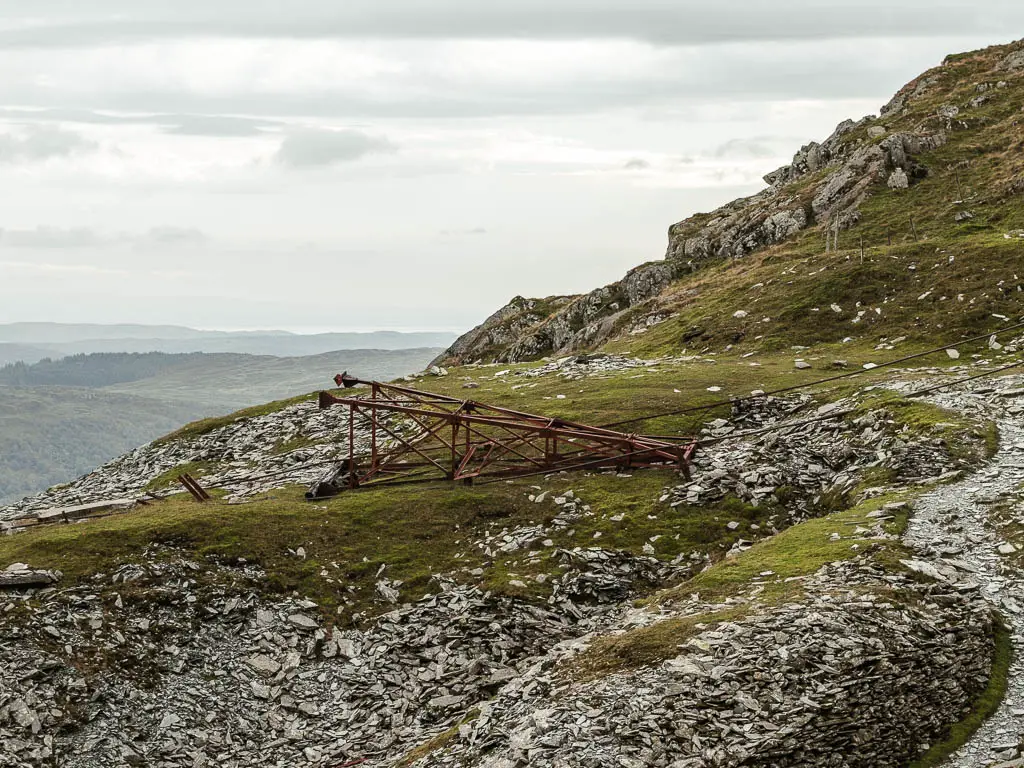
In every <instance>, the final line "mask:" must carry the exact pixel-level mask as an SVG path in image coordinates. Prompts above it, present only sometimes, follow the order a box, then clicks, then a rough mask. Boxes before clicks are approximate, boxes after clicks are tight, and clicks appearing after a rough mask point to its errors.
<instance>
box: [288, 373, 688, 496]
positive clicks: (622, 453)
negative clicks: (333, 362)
mask: <svg viewBox="0 0 1024 768" xmlns="http://www.w3.org/2000/svg"><path fill="white" fill-rule="evenodd" d="M335 381H336V382H337V383H338V385H339V386H342V387H345V388H350V387H354V386H357V385H366V386H368V387H370V396H369V397H337V396H336V395H333V394H331V393H330V392H321V393H320V407H321V408H324V409H326V408H330V407H332V406H335V405H341V406H344V407H346V408H348V410H349V422H348V458H347V459H346V460H345V461H344V462H342V463H341V464H339V465H338V467H337V468H336V469H335V470H334V472H333V473H332V476H331V477H325V478H324V479H323V480H321V481H320V482H319V483H317V484H315V485H314V486H313V488H311V489H310V492H309V493H308V494H307V498H311V499H313V498H324V497H325V496H331V495H333V494H334V493H337V492H338V491H339V490H341V488H343V487H347V488H359V487H361V486H366V485H377V484H381V483H386V482H387V483H396V482H406V483H408V482H424V481H428V480H439V479H446V480H450V481H453V482H464V483H466V484H470V483H472V482H473V481H474V480H476V479H477V478H487V480H488V481H494V480H500V479H506V478H513V477H526V476H530V475H538V474H547V473H550V472H560V471H563V470H566V471H567V470H579V469H595V470H599V469H617V470H627V469H637V468H642V467H652V466H676V467H678V468H679V469H681V470H682V471H683V472H684V473H685V474H687V475H689V470H688V465H689V460H690V457H691V455H692V453H693V451H694V448H695V442H694V441H693V439H692V438H689V437H680V438H678V442H676V441H674V440H676V439H675V438H666V437H662V436H659V437H654V436H650V435H637V434H627V433H625V432H616V431H613V430H610V429H603V428H601V427H591V426H588V425H586V424H578V423H576V422H572V421H567V420H565V419H557V418H550V417H547V416H537V415H534V414H530V413H523V412H521V411H514V410H511V409H508V408H499V407H497V406H493V405H486V404H484V403H478V402H475V401H472V400H460V399H458V398H454V397H448V396H446V395H437V394H433V393H430V392H423V391H421V390H417V389H412V388H409V387H401V386H397V385H395V384H383V383H381V382H377V381H363V380H361V379H357V378H355V377H352V376H349V375H348V374H347V373H345V374H341V375H339V376H337V377H335ZM357 417H359V418H363V419H365V420H366V421H367V422H368V425H369V429H370V445H369V453H368V455H367V454H365V453H364V454H363V455H361V456H357V455H356V450H357V445H356V433H355V428H356V419H357ZM396 419H400V420H401V421H402V422H403V427H404V428H399V427H398V426H397V424H396ZM385 441H387V444H386V445H384V442H385Z"/></svg>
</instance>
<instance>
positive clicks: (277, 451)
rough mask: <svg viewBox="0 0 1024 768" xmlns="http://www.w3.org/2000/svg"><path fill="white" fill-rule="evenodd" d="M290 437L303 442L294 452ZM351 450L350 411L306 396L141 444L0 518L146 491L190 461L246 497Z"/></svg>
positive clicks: (315, 473) (207, 480)
mask: <svg viewBox="0 0 1024 768" xmlns="http://www.w3.org/2000/svg"><path fill="white" fill-rule="evenodd" d="M356 439H357V441H359V442H360V443H362V442H364V441H367V440H368V439H369V428H368V427H366V426H365V425H363V424H360V423H358V422H357V425H356ZM289 443H300V444H301V445H300V447H297V448H294V449H292V450H288V449H287V446H288V444H289ZM347 450H348V415H347V412H346V411H345V410H344V409H342V408H332V409H328V410H324V411H321V410H319V408H318V407H317V404H316V403H315V402H302V403H298V404H295V405H290V406H287V407H286V408H284V409H282V410H280V411H276V412H274V413H270V414H266V415H262V416H254V417H252V418H247V419H242V420H239V421H236V422H234V423H232V424H228V425H226V426H223V427H219V428H217V429H214V430H212V431H210V432H208V433H207V434H203V435H199V436H197V437H187V438H182V439H176V440H170V441H167V442H165V443H159V442H157V443H150V444H149V445H145V446H142V447H141V448H137V449H136V450H134V451H132V452H131V453H128V454H125V455H124V456H122V457H120V458H117V459H115V460H113V461H111V462H109V463H108V464H106V465H104V466H102V467H100V468H99V469H97V470H95V471H94V472H91V473H90V474H88V475H86V476H85V477H82V478H80V479H78V480H76V481H74V482H72V483H70V484H68V485H64V486H58V487H56V488H51V489H50V490H48V491H44V492H43V493H40V494H37V495H35V496H30V497H28V498H26V499H23V500H22V501H19V502H17V503H15V504H12V505H10V506H7V507H0V521H4V520H8V521H9V520H13V519H15V518H17V517H20V516H24V515H31V514H33V513H37V512H39V511H43V510H47V509H51V508H53V507H66V506H70V505H73V504H87V503H92V502H100V501H106V500H108V499H112V498H117V499H120V498H123V497H126V496H132V495H134V496H138V497H141V496H143V494H144V493H145V492H146V490H147V486H148V484H149V483H150V481H152V480H153V479H155V478H157V477H160V476H161V475H163V474H164V473H166V472H169V471H170V470H173V469H175V468H178V467H182V466H184V465H187V464H192V463H202V464H204V465H206V466H208V467H209V473H208V474H206V475H203V476H202V477H201V479H200V482H201V483H202V484H203V485H204V486H206V487H211V486H220V487H223V488H225V489H226V490H227V491H228V493H229V499H234V500H243V499H246V498H249V497H252V496H255V495H258V494H261V493H266V492H267V491H269V490H273V489H275V488H280V487H282V486H285V485H291V484H302V485H309V484H310V483H312V482H314V481H315V480H317V479H319V478H320V477H321V476H322V475H323V474H324V471H325V468H326V466H327V465H328V464H329V463H330V462H332V461H335V460H337V459H339V458H340V455H341V453H342V452H344V453H345V454H346V455H347ZM174 490H180V489H179V488H177V487H176V486H175V487H174Z"/></svg>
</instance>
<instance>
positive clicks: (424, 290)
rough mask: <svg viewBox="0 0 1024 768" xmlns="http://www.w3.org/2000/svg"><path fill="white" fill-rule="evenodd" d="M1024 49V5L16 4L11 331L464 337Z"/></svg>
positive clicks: (736, 1) (5, 35)
mask: <svg viewBox="0 0 1024 768" xmlns="http://www.w3.org/2000/svg"><path fill="white" fill-rule="evenodd" d="M894 6H898V7H894ZM1022 30H1024V3H1020V2H1019V0H1007V1H1005V2H1003V1H1001V0H974V2H971V3H966V2H962V0H958V2H944V1H943V0H900V2H898V3H894V2H892V0H886V2H880V1H879V0H857V1H856V2H846V1H845V0H841V1H840V2H826V1H823V0H813V1H812V0H773V1H772V2H768V1H767V0H731V1H729V0H716V1H715V2H712V1H711V0H707V1H706V2H689V1H688V0H487V2H482V0H90V1H89V2H83V0H31V2H27V1H26V0H0V199H2V201H3V204H2V206H0V322H11V321H19V320H56V321H64V322H142V323H179V324H184V325H192V326H197V327H204V328H288V329H296V330H313V329H316V330H327V329H333V330H347V329H377V328H398V329H413V328H422V329H452V330H463V329H465V328H466V327H469V326H471V325H473V324H475V323H476V322H479V321H480V320H481V319H482V318H483V317H484V316H486V315H487V314H489V313H490V312H491V311H492V310H494V309H496V308H497V307H498V306H500V305H501V304H503V303H504V302H505V301H507V300H508V299H509V298H511V297H512V296H514V295H515V294H524V295H530V296H537V295H549V294H554V293H567V292H580V291H585V290H588V289H591V288H594V287H596V286H598V285H602V284H604V283H607V282H610V281H612V280H615V279H617V278H619V277H620V276H621V275H622V274H623V273H624V272H625V271H626V270H627V269H629V268H630V267H632V266H635V265H636V264H639V263H642V262H644V261H650V260H653V259H658V258H661V257H662V255H663V253H664V248H665V232H666V230H667V228H668V226H669V225H670V224H672V223H673V222H675V221H678V220H680V219H682V218H685V217H686V216H688V215H690V214H692V213H694V212H697V211H701V210H708V209H711V208H713V207H715V206H717V205H720V204H722V203H724V202H727V201H729V200H732V199H733V198H735V197H737V196H739V195H742V194H748V193H751V192H754V191H756V190H757V189H759V188H761V187H762V186H763V183H762V182H761V176H762V175H763V174H764V173H766V172H768V171H771V170H773V169H775V168H776V167H778V166H779V165H782V164H783V163H785V162H787V161H788V159H789V158H791V157H792V155H793V153H794V152H795V151H796V150H797V149H798V148H799V147H800V146H801V145H802V144H804V143H806V142H807V141H809V140H811V139H818V140H820V139H822V138H824V137H825V136H827V135H828V134H829V133H830V132H831V131H832V129H833V127H834V126H835V125H836V123H838V122H839V121H840V120H842V119H845V118H847V117H852V118H859V117H862V116H863V115H865V114H872V113H877V111H878V108H879V107H880V106H881V105H882V104H883V103H884V102H885V101H887V100H888V98H889V97H890V96H891V95H892V94H893V93H894V92H895V91H896V90H897V89H898V88H899V87H900V86H902V85H903V84H904V83H905V82H906V81H908V80H910V79H912V78H913V77H915V76H916V75H917V74H919V73H920V72H921V71H923V70H924V69H926V68H928V67H930V66H933V65H935V64H937V63H939V62H940V61H941V60H942V58H943V56H944V55H945V54H947V53H951V52H955V51H962V50H968V49H973V48H979V47H983V46H985V45H990V44H994V43H1001V42H1009V41H1010V40H1011V39H1012V38H1013V37H1015V36H1019V35H1021V34H1024V32H1022Z"/></svg>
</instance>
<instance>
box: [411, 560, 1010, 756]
mask: <svg viewBox="0 0 1024 768" xmlns="http://www.w3.org/2000/svg"><path fill="white" fill-rule="evenodd" d="M804 587H805V588H806V589H807V592H808V597H807V599H806V601H801V602H800V603H790V604H786V605H782V606H780V607H777V608H773V609H768V610H765V611H764V612H761V613H755V614H754V615H751V616H748V617H746V618H743V619H740V620H737V621H735V622H726V623H724V624H719V625H717V626H715V627H714V628H710V627H709V628H706V629H704V631H700V632H698V633H697V634H696V635H695V636H693V637H691V638H690V639H689V640H687V641H685V642H684V643H683V644H682V645H681V646H680V647H678V648H675V649H673V650H674V652H672V653H671V654H670V658H669V659H668V660H667V661H665V662H663V663H660V664H654V665H651V666H647V667H645V668H641V669H638V670H624V671H622V672H619V673H613V674H610V675H608V676H605V677H601V678H599V679H597V680H593V681H589V682H574V681H572V679H571V675H570V674H568V672H569V671H571V669H572V665H573V659H574V657H575V656H576V655H577V654H578V653H580V652H581V650H583V649H584V648H585V643H583V642H575V643H563V645H562V646H561V647H559V648H556V649H555V650H553V651H552V653H550V654H549V655H548V656H547V657H545V659H543V660H541V661H539V662H538V663H537V664H535V665H534V666H533V667H532V668H531V669H530V671H529V672H528V673H527V674H525V675H523V676H521V677H519V678H517V679H516V680H514V681H512V682H511V683H510V684H509V685H508V686H506V687H505V688H504V689H502V691H501V692H500V693H499V694H498V696H497V697H496V698H495V699H494V700H492V701H489V702H487V703H484V704H481V705H480V706H479V708H478V709H479V714H478V715H477V716H476V717H475V718H474V719H473V720H472V721H471V722H469V723H467V724H464V725H462V726H461V727H460V728H459V730H458V733H457V735H456V736H455V737H453V738H452V739H451V740H450V741H449V742H448V744H447V745H445V746H444V747H443V748H441V749H439V750H437V751H435V752H434V753H432V754H430V755H429V756H427V757H425V758H424V759H422V760H420V761H419V762H417V763H415V764H414V765H416V766H417V768H427V767H428V766H431V767H432V766H461V767H464V768H469V767H470V766H472V767H473V768H520V767H522V768H525V766H558V767H562V766H587V767H588V768H591V767H592V768H604V767H605V766H622V767H623V768H646V766H663V767H665V768H668V767H671V768H705V766H722V767H723V768H725V767H729V766H740V765H743V766H766V767H767V766H779V765H786V766H807V767H808V768H810V767H811V766H815V768H817V767H818V766H822V765H829V766H837V767H838V766H843V767H844V768H845V767H846V766H850V767H851V768H853V767H854V766H856V767H858V768H859V767H861V766H863V768H869V767H870V768H877V767H878V766H893V767H894V768H895V766H900V765H905V764H906V763H907V762H909V761H910V760H911V759H913V758H914V757H916V756H917V755H918V754H919V753H920V752H921V750H922V749H923V748H924V747H925V746H926V745H927V744H928V743H929V742H930V741H931V740H933V739H937V738H939V737H940V736H941V735H942V733H943V731H944V729H945V726H946V724H947V723H948V722H949V721H951V720H956V719H957V718H958V717H960V716H962V714H963V713H964V712H965V711H966V709H968V707H969V705H970V702H971V701H972V699H973V697H974V696H976V695H977V694H978V692H979V691H980V690H982V689H983V688H984V686H985V685H986V683H987V679H988V674H989V670H990V667H991V658H992V640H991V634H990V633H991V629H992V624H991V615H990V613H989V611H988V609H987V607H986V605H985V603H984V601H983V600H981V599H980V596H979V594H978V589H977V585H976V584H972V583H970V582H966V583H958V584H956V585H950V584H944V583H934V582H933V583H927V584H923V583H918V582H915V581H914V580H912V579H910V578H907V577H904V576H893V575H886V574H884V573H882V572H879V571H877V570H876V569H875V568H874V566H872V565H871V564H870V561H867V560H858V561H850V562H844V563H840V564H834V565H832V566H827V567H826V568H824V569H823V570H822V571H820V572H819V573H818V574H816V575H815V576H814V577H812V578H811V579H808V580H807V581H806V582H805V584H804ZM663 618H670V617H669V616H665V617H663ZM697 703H699V706H698V705H697Z"/></svg>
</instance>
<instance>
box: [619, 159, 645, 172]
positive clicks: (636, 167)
mask: <svg viewBox="0 0 1024 768" xmlns="http://www.w3.org/2000/svg"><path fill="white" fill-rule="evenodd" d="M622 167H623V168H625V169H626V170H627V171H643V170H646V169H647V168H650V167H651V164H650V163H649V162H647V161H646V160H644V159H643V158H642V157H634V158H632V159H630V160H627V161H626V164H625V165H624V166H622Z"/></svg>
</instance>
